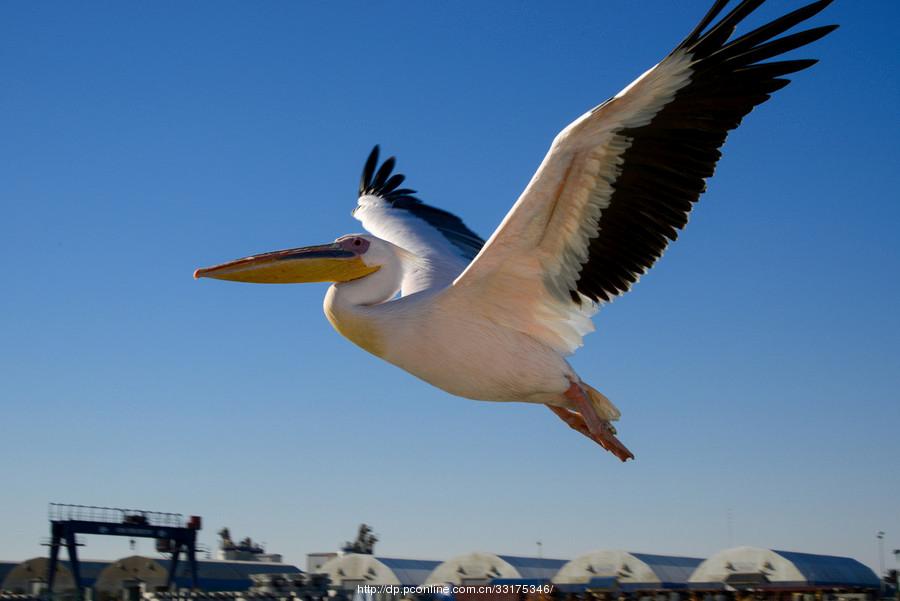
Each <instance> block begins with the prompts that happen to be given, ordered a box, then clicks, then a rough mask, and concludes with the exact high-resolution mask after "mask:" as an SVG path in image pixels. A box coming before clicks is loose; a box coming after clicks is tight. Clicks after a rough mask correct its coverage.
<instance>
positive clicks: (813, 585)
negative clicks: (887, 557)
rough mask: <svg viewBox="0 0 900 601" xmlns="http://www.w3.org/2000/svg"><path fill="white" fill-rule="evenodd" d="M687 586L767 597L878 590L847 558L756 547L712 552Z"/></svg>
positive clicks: (872, 578)
mask: <svg viewBox="0 0 900 601" xmlns="http://www.w3.org/2000/svg"><path fill="white" fill-rule="evenodd" d="M689 583H690V587H691V589H693V590H695V591H703V590H706V591H717V590H718V591H721V590H723V589H724V590H729V591H757V592H758V594H760V595H762V596H766V597H769V598H779V597H780V596H781V595H783V594H802V593H810V594H813V593H825V592H827V593H829V594H835V593H844V595H843V596H844V597H845V598H854V597H855V598H864V597H869V596H872V595H873V594H874V593H877V591H878V588H879V586H880V583H879V580H878V576H876V575H875V572H873V571H872V570H871V569H869V568H868V567H866V566H864V565H863V564H861V563H860V562H858V561H857V560H855V559H851V558H849V557H835V556H832V555H814V554H811V553H797V552H794V551H774V550H771V549H761V548H758V547H735V548H733V549H726V550H724V551H720V552H718V553H716V554H715V555H713V556H712V557H710V558H709V559H707V560H706V561H704V562H703V563H701V564H700V565H699V566H698V567H697V569H696V570H695V571H694V573H693V574H692V575H691V577H690V580H689ZM767 593H768V594H767Z"/></svg>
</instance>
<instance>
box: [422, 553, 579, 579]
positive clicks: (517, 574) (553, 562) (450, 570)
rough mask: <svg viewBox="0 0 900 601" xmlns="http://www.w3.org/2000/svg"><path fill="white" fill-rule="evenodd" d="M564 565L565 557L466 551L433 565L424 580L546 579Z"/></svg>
mask: <svg viewBox="0 0 900 601" xmlns="http://www.w3.org/2000/svg"><path fill="white" fill-rule="evenodd" d="M565 564H566V560H565V559H547V558H543V557H518V556H515V555H495V554H494V553H466V554H465V555H457V556H456V557H453V558H451V559H448V560H447V561H445V562H443V563H441V564H440V565H438V566H437V567H435V569H434V571H433V572H431V574H430V575H429V576H428V578H427V580H426V581H425V583H426V584H435V585H439V584H456V585H472V586H477V585H482V584H490V583H491V581H493V580H498V579H503V580H529V581H550V579H552V578H553V577H554V576H555V575H556V573H557V572H559V570H560V568H562V567H563V565H565Z"/></svg>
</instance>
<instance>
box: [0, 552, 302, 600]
mask: <svg viewBox="0 0 900 601" xmlns="http://www.w3.org/2000/svg"><path fill="white" fill-rule="evenodd" d="M79 563H80V567H81V580H82V586H84V587H85V588H86V589H87V590H88V591H90V593H89V594H90V595H91V597H92V598H94V599H124V600H128V599H138V598H140V596H141V594H143V593H149V592H154V591H158V590H162V589H164V588H165V587H166V583H167V581H168V576H169V567H168V561H166V560H164V559H160V558H154V557H144V556H140V555H133V556H131V557H124V558H122V559H118V560H116V561H81V562H79ZM48 564H49V561H48V559H47V558H46V557H35V558H33V559H29V560H26V561H23V562H21V563H19V564H15V565H14V567H13V568H12V569H11V570H9V571H8V573H7V574H6V576H5V578H4V579H3V581H2V584H0V590H3V591H6V592H9V593H15V594H24V595H30V596H33V597H37V596H39V595H41V594H42V593H43V592H44V591H46V589H47V579H48ZM197 567H198V570H197V571H198V576H199V581H200V588H202V589H203V590H205V591H245V590H247V589H249V588H250V587H251V586H252V585H253V579H252V578H251V575H254V574H295V573H300V570H299V569H298V568H297V567H296V566H293V565H289V564H283V563H271V562H255V561H218V560H204V561H198V562H197ZM175 583H176V586H177V587H179V588H186V587H188V586H190V573H189V566H187V565H184V564H182V565H180V566H179V567H178V569H177V573H176V576H175ZM53 589H54V590H53V592H54V593H57V594H63V595H66V596H69V595H71V594H72V593H73V592H74V591H75V578H74V576H73V575H72V571H71V569H70V566H69V564H68V562H60V565H59V566H58V568H57V573H56V579H55V582H54V584H53Z"/></svg>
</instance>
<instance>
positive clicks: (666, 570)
mask: <svg viewBox="0 0 900 601" xmlns="http://www.w3.org/2000/svg"><path fill="white" fill-rule="evenodd" d="M702 562H703V560H702V559H700V558H697V557H681V556H675V555H653V554H650V553H629V552H628V551H618V550H600V551H592V552H590V553H585V554H584V555H580V556H578V557H576V558H575V559H573V560H572V561H570V562H569V563H567V564H566V565H565V566H563V567H562V568H561V569H560V570H559V572H558V573H557V574H556V577H555V578H554V579H553V581H554V582H556V583H557V584H586V583H588V582H590V581H591V580H594V579H597V578H600V579H606V578H614V579H615V580H616V581H617V582H618V583H619V584H621V585H654V586H655V587H659V586H663V585H666V586H668V587H669V588H671V587H674V586H676V585H679V584H681V585H683V584H684V583H686V582H687V581H688V579H689V578H690V576H691V574H692V573H693V572H694V569H695V568H696V567H697V566H698V565H700V564H701V563H702Z"/></svg>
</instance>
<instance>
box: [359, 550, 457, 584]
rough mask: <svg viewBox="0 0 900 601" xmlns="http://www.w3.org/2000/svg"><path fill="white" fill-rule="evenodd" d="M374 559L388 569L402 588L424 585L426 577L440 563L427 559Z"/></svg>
mask: <svg viewBox="0 0 900 601" xmlns="http://www.w3.org/2000/svg"><path fill="white" fill-rule="evenodd" d="M375 559H377V560H378V561H380V562H381V563H383V564H384V565H386V566H387V567H388V568H390V569H391V571H392V572H394V575H395V576H397V580H399V581H400V584H401V585H403V586H421V585H422V584H424V583H425V579H426V578H428V575H429V574H431V572H432V571H434V569H435V568H436V567H437V566H438V565H440V563H441V562H439V561H431V560H429V559H397V558H395V557H376V558H375Z"/></svg>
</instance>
